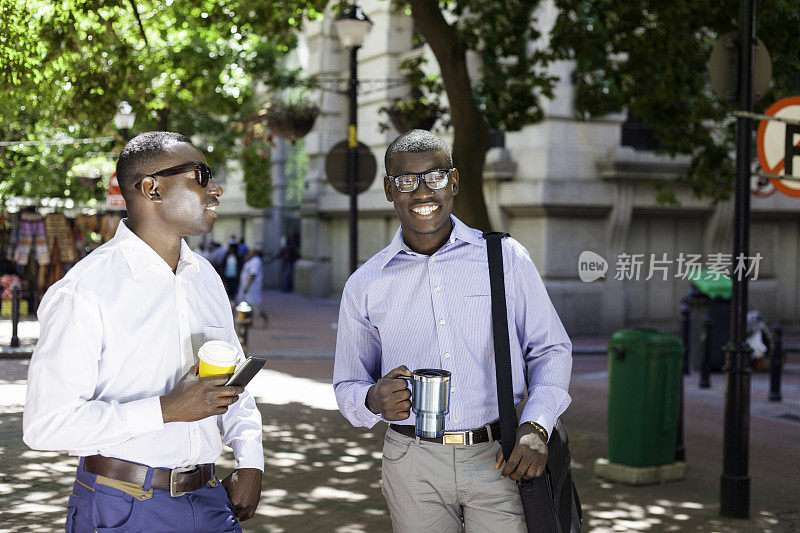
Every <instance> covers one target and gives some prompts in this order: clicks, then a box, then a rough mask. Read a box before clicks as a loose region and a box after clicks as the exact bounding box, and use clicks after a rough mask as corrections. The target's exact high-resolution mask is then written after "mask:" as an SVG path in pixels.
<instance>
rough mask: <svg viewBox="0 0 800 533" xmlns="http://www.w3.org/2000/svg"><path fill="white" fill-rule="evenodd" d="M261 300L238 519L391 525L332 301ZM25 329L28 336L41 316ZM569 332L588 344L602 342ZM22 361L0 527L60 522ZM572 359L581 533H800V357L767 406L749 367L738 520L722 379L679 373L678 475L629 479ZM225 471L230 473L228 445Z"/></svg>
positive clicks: (4, 404)
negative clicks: (253, 436) (35, 445)
mask: <svg viewBox="0 0 800 533" xmlns="http://www.w3.org/2000/svg"><path fill="white" fill-rule="evenodd" d="M266 296H267V298H266V302H265V303H266V309H267V312H268V313H269V315H270V321H269V323H268V324H267V326H266V327H265V328H262V327H261V326H260V324H257V325H256V329H254V330H253V331H251V338H250V345H251V353H261V354H267V355H269V356H270V364H269V366H268V369H267V370H263V371H262V372H261V373H260V374H259V376H257V378H256V379H255V380H254V381H253V382H252V383H251V385H250V386H249V389H250V390H251V391H252V392H253V394H254V395H255V397H256V399H257V402H258V406H259V409H260V410H261V413H262V416H263V419H264V455H265V458H266V461H267V473H266V476H265V482H264V487H263V492H262V500H261V505H260V506H259V509H258V511H257V514H256V517H255V518H253V519H252V520H250V521H248V522H245V523H244V529H245V531H271V532H292V533H293V532H301V533H302V532H317V531H326V532H327V531H332V532H340V533H347V532H385V531H390V530H391V527H390V522H389V518H388V514H387V510H386V505H385V502H384V501H383V497H382V496H381V493H380V485H379V480H380V450H381V444H382V436H383V431H384V427H383V426H382V425H379V426H376V428H375V429H374V430H371V431H369V430H364V429H361V428H352V427H350V425H349V424H348V423H347V422H346V421H345V420H344V419H343V418H342V417H341V415H340V414H339V413H338V411H337V410H336V403H335V399H334V397H333V391H332V388H331V386H330V382H331V376H332V371H333V361H332V360H331V359H330V357H329V356H330V355H331V354H332V353H333V349H334V345H335V336H336V331H335V323H336V318H337V313H338V303H337V302H336V301H331V300H312V299H306V298H302V297H298V296H294V295H287V294H281V293H277V292H269V293H267V294H266ZM26 327H27V328H31V329H27V330H26V331H34V330H35V328H36V323H35V322H32V323H31V325H29V326H26ZM7 329H8V323H7V322H0V343H5V342H7V341H4V340H3V334H4V332H5V331H6V330H7ZM21 333H22V330H21ZM35 333H36V335H38V331H36V332H35ZM9 334H10V333H9ZM25 339H28V340H29V341H30V340H34V339H35V336H31V337H25ZM25 339H23V344H24V341H25ZM575 341H576V345H581V346H587V347H596V346H598V345H602V344H603V343H604V342H606V341H605V340H604V339H575ZM586 352H587V353H591V350H586ZM27 363H28V361H27V360H26V359H24V358H17V359H4V360H0V532H3V531H57V530H60V529H61V528H62V527H63V519H64V506H65V502H66V498H67V495H68V493H69V490H70V485H71V479H72V472H73V471H74V468H75V464H76V460H75V459H74V458H71V457H68V456H66V455H63V454H58V453H52V452H34V451H31V450H28V449H27V448H26V447H25V446H24V444H23V443H22V441H21V425H22V416H21V412H22V405H23V402H24V394H25V377H26V375H27ZM574 363H575V364H574V368H573V379H572V383H571V386H570V394H571V395H572V397H573V401H572V405H571V406H570V408H569V409H568V411H567V413H566V414H565V415H564V419H565V422H566V424H567V427H568V428H569V430H570V439H571V443H572V450H573V465H574V468H575V477H576V482H577V484H578V489H579V491H580V494H581V499H582V501H583V505H584V513H585V522H584V523H585V526H586V527H585V528H584V531H597V532H602V531H724V532H734V531H736V532H738V531H753V532H756V531H758V532H762V531H775V532H794V531H799V530H800V503H798V496H797V495H798V490H799V489H800V461H798V458H797V450H798V446H797V441H798V437H800V357H796V356H792V357H791V358H790V360H789V364H788V365H787V367H786V370H785V375H784V382H783V392H784V401H783V402H780V403H770V402H767V401H766V396H767V389H768V380H767V376H766V375H764V374H754V375H753V379H752V404H751V437H750V473H751V477H752V505H751V517H752V518H751V519H750V520H746V521H742V520H732V519H722V518H720V517H719V516H718V514H719V505H718V501H719V475H720V473H721V468H722V459H721V453H722V420H723V405H722V398H723V394H722V390H723V378H722V376H720V375H713V376H712V388H711V389H705V390H701V389H698V388H697V380H698V376H697V374H693V375H691V376H688V377H686V379H685V387H686V439H685V440H686V449H687V462H688V467H687V475H686V478H685V479H684V480H682V481H680V482H675V483H669V484H665V485H657V486H650V487H628V486H624V485H619V484H615V483H608V482H605V481H603V480H599V479H596V478H594V476H593V474H592V465H593V463H594V460H595V459H596V458H598V457H603V456H605V455H606V447H607V441H606V429H605V427H606V416H607V412H606V402H607V379H608V374H607V371H606V358H605V356H602V355H584V356H577V357H575V359H574ZM220 466H221V469H223V470H225V469H230V468H232V466H233V460H232V456H231V455H230V453H226V454H224V455H223V457H222V458H221V460H220Z"/></svg>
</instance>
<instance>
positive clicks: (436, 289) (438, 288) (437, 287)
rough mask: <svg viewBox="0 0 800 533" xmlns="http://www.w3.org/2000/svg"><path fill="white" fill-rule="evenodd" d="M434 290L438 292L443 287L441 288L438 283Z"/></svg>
mask: <svg viewBox="0 0 800 533" xmlns="http://www.w3.org/2000/svg"><path fill="white" fill-rule="evenodd" d="M433 290H435V291H436V292H439V291H440V290H442V289H441V288H440V287H439V286H438V285H437V286H435V287H434V288H433Z"/></svg>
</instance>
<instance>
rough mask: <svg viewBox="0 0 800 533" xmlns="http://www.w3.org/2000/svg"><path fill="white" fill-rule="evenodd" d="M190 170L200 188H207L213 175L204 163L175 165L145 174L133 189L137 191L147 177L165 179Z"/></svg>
mask: <svg viewBox="0 0 800 533" xmlns="http://www.w3.org/2000/svg"><path fill="white" fill-rule="evenodd" d="M190 170H194V179H195V181H196V182H197V183H198V185H200V186H201V187H208V182H209V180H211V179H212V178H213V177H214V173H213V172H212V171H211V167H210V166H208V165H206V164H205V163H197V162H191V163H183V164H181V165H177V166H174V167H169V168H165V169H164V170H159V171H158V172H152V173H150V174H146V175H144V176H142V179H140V180H139V181H137V182H136V185H135V187H136V188H137V189H138V188H139V186H140V185H141V184H142V180H144V178H146V177H147V176H152V177H154V178H166V177H168V176H175V175H177V174H183V173H184V172H189V171H190Z"/></svg>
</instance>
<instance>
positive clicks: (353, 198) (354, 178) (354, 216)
mask: <svg viewBox="0 0 800 533" xmlns="http://www.w3.org/2000/svg"><path fill="white" fill-rule="evenodd" d="M347 145H348V149H349V155H350V164H349V165H348V166H349V170H350V175H349V177H348V184H349V185H350V272H351V273H352V272H355V271H356V268H358V191H357V190H356V183H357V182H358V47H357V46H354V47H352V48H350V128H349V131H348V140H347Z"/></svg>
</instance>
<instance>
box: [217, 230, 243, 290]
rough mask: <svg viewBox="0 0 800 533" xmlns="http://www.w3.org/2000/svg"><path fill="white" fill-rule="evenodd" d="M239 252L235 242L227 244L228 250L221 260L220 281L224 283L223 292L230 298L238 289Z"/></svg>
mask: <svg viewBox="0 0 800 533" xmlns="http://www.w3.org/2000/svg"><path fill="white" fill-rule="evenodd" d="M240 264H241V263H240V262H239V253H238V246H237V244H235V243H234V244H229V245H228V251H227V252H226V253H225V257H224V259H223V260H222V281H223V282H224V283H225V292H227V293H228V298H230V299H231V300H233V299H234V297H235V296H236V292H237V291H238V289H239V269H240Z"/></svg>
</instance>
